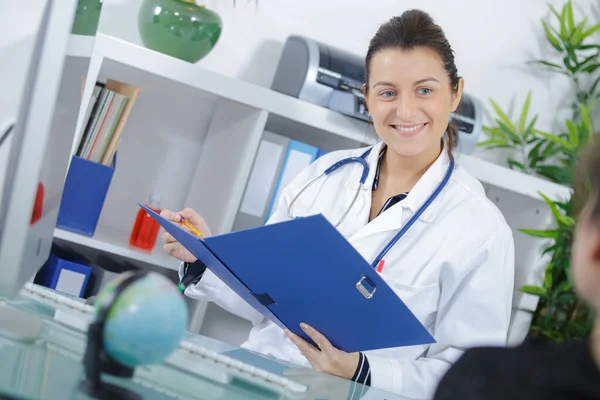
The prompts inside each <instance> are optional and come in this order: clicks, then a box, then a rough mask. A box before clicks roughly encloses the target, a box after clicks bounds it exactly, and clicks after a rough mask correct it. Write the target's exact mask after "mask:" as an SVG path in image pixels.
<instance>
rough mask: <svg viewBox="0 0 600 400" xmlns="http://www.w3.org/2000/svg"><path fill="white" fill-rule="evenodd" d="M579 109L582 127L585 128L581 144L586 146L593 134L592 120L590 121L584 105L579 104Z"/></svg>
mask: <svg viewBox="0 0 600 400" xmlns="http://www.w3.org/2000/svg"><path fill="white" fill-rule="evenodd" d="M580 109H581V122H582V123H583V127H584V128H585V132H584V135H585V136H584V137H583V140H582V142H583V144H584V145H587V143H588V141H589V140H590V139H591V137H592V135H593V134H594V128H592V120H591V119H590V114H589V112H588V109H587V107H586V106H585V104H581V105H580Z"/></svg>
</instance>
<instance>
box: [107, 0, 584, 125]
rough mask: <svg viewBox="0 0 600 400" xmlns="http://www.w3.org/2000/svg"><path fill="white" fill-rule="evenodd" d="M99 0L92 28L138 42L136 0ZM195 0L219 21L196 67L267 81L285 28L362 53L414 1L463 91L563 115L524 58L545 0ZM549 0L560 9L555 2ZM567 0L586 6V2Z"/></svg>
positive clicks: (554, 79) (546, 77) (548, 77)
mask: <svg viewBox="0 0 600 400" xmlns="http://www.w3.org/2000/svg"><path fill="white" fill-rule="evenodd" d="M105 1H107V3H105V6H104V10H103V16H102V19H101V22H100V30H101V31H102V32H105V33H107V34H110V35H113V36H117V37H120V38H123V39H125V40H127V41H131V42H133V43H138V44H141V39H140V37H139V34H138V31H137V12H138V8H139V5H140V4H141V0H119V1H118V4H117V3H114V2H112V3H111V1H110V0H105ZM198 2H199V3H200V2H204V3H206V4H208V6H209V7H211V8H213V9H214V10H215V11H217V12H218V13H219V14H220V15H221V17H222V18H223V20H224V31H223V35H222V37H221V39H220V41H219V43H218V44H217V47H216V48H215V49H214V50H213V52H212V53H211V54H209V55H208V56H207V57H206V58H205V59H204V60H201V61H200V62H199V65H201V66H203V67H206V68H209V69H212V70H216V71H219V72H221V73H224V74H227V75H230V76H234V77H239V78H243V79H245V80H249V81H252V82H254V83H257V84H260V85H264V86H268V85H269V84H270V82H271V79H272V76H273V73H274V69H275V66H276V63H277V60H278V57H279V54H280V51H281V47H282V45H283V43H284V41H285V39H286V37H287V35H289V34H291V33H297V34H303V35H307V36H309V37H312V38H314V39H316V40H320V41H323V42H326V43H329V44H331V45H333V46H336V47H340V48H343V49H346V50H348V51H351V52H354V53H356V54H359V55H364V54H365V53H366V50H367V46H368V43H369V40H370V38H371V37H372V35H373V34H374V33H375V31H376V30H377V28H378V26H379V25H380V24H381V23H382V22H384V21H386V20H387V19H389V18H390V17H391V16H394V15H398V14H400V13H402V12H403V11H404V10H406V9H408V8H411V7H415V8H421V9H423V10H425V11H427V12H429V13H430V14H431V15H432V16H433V17H434V18H435V19H436V20H437V21H438V22H439V23H440V25H441V26H442V28H443V29H444V30H445V32H446V34H447V36H448V38H449V40H450V42H451V44H452V46H453V48H454V50H455V52H456V60H457V65H458V69H459V73H460V74H461V75H462V76H463V77H464V78H465V81H466V90H467V91H468V92H469V93H471V94H472V95H475V96H477V97H479V98H480V99H482V100H484V101H485V102H486V105H487V104H489V103H487V98H488V97H492V98H493V99H495V100H496V101H497V102H498V103H499V104H500V105H501V106H502V107H503V108H504V109H507V108H509V107H511V106H512V104H513V103H514V102H516V107H517V109H520V106H521V104H522V102H523V100H524V99H525V96H526V94H527V91H529V90H532V91H533V99H532V106H531V110H532V112H535V113H540V120H539V125H538V126H539V128H541V129H544V130H552V128H554V127H555V125H553V124H554V123H555V122H556V121H559V126H561V127H562V126H564V118H565V117H567V116H568V112H567V113H562V114H558V115H557V113H556V110H557V108H558V106H559V105H562V103H563V102H564V97H565V96H564V94H565V92H567V91H568V90H569V85H568V81H567V80H566V79H565V78H563V77H560V76H558V75H553V74H549V73H540V72H539V69H538V68H537V67H531V66H527V65H526V64H525V63H526V62H527V61H528V60H531V59H532V58H539V57H540V56H546V55H548V54H550V53H551V52H550V49H549V48H548V47H549V46H548V45H546V43H545V39H544V38H543V36H542V35H543V30H542V26H541V22H540V21H541V18H542V17H546V18H547V17H549V15H550V12H549V9H548V6H547V2H546V0H527V1H522V0H505V1H493V0H484V1H482V0H454V1H442V0H403V1H398V0H371V1H369V2H366V1H359V0H326V1H323V0H259V5H258V8H255V6H254V4H246V1H245V0H238V2H237V3H238V5H237V7H236V8H233V6H232V2H233V0H198ZM550 3H551V4H555V5H556V6H557V7H560V6H561V5H562V3H563V2H562V1H557V0H552V1H550ZM575 3H577V7H580V8H581V9H582V10H584V11H585V12H589V10H590V7H589V6H590V4H592V3H593V2H592V1H590V0H578V1H577V2H575ZM591 19H592V20H593V18H591ZM488 108H489V107H488ZM517 111H518V110H517Z"/></svg>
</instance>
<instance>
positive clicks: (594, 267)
mask: <svg viewBox="0 0 600 400" xmlns="http://www.w3.org/2000/svg"><path fill="white" fill-rule="evenodd" d="M578 180H579V184H578V187H577V188H576V192H575V196H576V197H575V199H577V200H578V203H579V205H578V206H577V208H579V209H581V211H580V212H579V213H578V214H579V215H578V221H577V226H576V228H575V235H574V241H573V247H572V253H571V271H572V276H573V284H574V288H575V291H576V293H577V295H578V296H579V298H580V299H581V300H583V301H584V302H585V303H587V304H588V305H589V306H590V307H591V308H592V310H593V311H594V312H595V314H596V318H595V326H594V328H593V331H592V334H591V337H590V338H589V339H585V340H581V341H576V342H572V343H566V344H560V345H559V344H542V343H540V342H535V343H534V342H532V343H529V342H525V343H523V344H521V345H520V346H517V347H515V348H510V349H508V348H502V349H498V348H493V347H485V348H476V349H470V350H468V351H467V352H466V353H465V354H464V356H463V357H462V358H461V359H460V360H459V361H458V362H457V363H456V364H455V365H454V366H453V367H452V368H451V369H450V370H449V371H448V373H447V374H446V375H445V377H444V378H443V379H442V381H441V382H440V385H439V387H438V389H437V392H436V395H435V399H436V400H445V399H465V400H469V399H486V400H494V399H511V400H518V399H528V400H532V399H540V400H541V399H544V400H559V399H561V400H562V399H564V400H567V399H569V400H570V399H581V400H585V399H600V318H599V317H600V136H599V135H596V137H595V139H594V141H593V144H592V145H591V146H590V147H589V150H588V153H587V156H586V157H584V158H583V159H581V160H580V168H579V173H578ZM590 189H591V190H590Z"/></svg>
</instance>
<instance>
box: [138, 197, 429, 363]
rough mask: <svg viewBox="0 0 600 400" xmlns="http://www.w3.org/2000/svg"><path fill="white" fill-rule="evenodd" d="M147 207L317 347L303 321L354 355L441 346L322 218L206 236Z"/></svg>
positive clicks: (228, 280)
mask: <svg viewBox="0 0 600 400" xmlns="http://www.w3.org/2000/svg"><path fill="white" fill-rule="evenodd" d="M140 206H141V207H143V208H144V209H145V210H146V211H147V212H148V214H150V216H152V217H153V218H154V219H155V220H157V221H158V222H159V223H160V225H161V226H162V227H163V228H165V230H167V231H168V232H169V233H171V235H173V237H175V239H177V240H178V241H179V242H180V243H181V244H182V245H183V246H184V247H185V248H187V249H188V250H189V251H190V252H191V253H192V254H193V255H194V256H196V257H197V258H198V259H199V260H201V261H203V262H204V263H205V264H206V266H207V267H208V268H209V269H210V270H211V271H212V272H213V273H214V274H215V275H216V276H217V277H219V278H220V279H221V280H222V281H223V282H224V283H225V284H226V285H228V286H229V287H230V288H231V289H233V290H234V291H235V292H236V293H237V294H238V295H240V296H241V297H242V298H243V299H244V300H245V301H246V302H248V303H249V304H250V305H251V306H252V307H254V308H255V309H256V310H258V311H259V312H260V313H262V314H263V315H264V316H266V317H267V318H269V319H270V320H271V321H273V322H274V323H275V324H277V325H278V326H280V327H281V328H287V329H289V330H290V331H292V332H294V333H296V334H297V335H299V336H301V337H303V338H304V339H305V340H308V341H309V342H312V340H310V338H309V337H308V336H307V335H306V334H305V333H304V332H303V331H302V330H301V329H300V326H299V325H300V323H301V322H305V323H307V324H309V325H311V326H312V327H314V328H315V329H317V330H318V331H319V332H321V333H322V334H323V335H325V337H327V338H328V339H329V341H330V342H331V344H332V345H333V346H335V347H336V348H338V349H340V350H343V351H346V352H355V351H367V350H375V349H383V348H390V347H401V346H411V345H419V344H428V343H434V342H435V340H434V339H433V337H432V336H431V335H430V334H429V332H428V331H427V330H426V329H425V327H423V325H422V324H421V323H420V322H419V320H418V319H417V318H416V317H415V316H414V315H413V314H412V312H411V311H410V310H409V309H408V307H406V305H405V304H404V303H403V302H402V300H401V299H400V298H399V297H398V295H396V293H395V292H394V291H393V290H392V289H391V288H390V287H389V286H388V285H387V284H386V283H385V281H384V280H383V279H382V278H381V277H380V276H379V274H378V273H377V272H376V271H375V270H374V269H373V268H371V266H370V265H369V264H368V263H367V262H366V261H365V259H364V258H363V257H362V256H361V255H360V254H359V253H358V252H357V251H356V250H355V249H354V247H352V245H351V244H350V243H349V242H348V241H347V240H346V239H345V238H344V237H343V236H342V235H341V234H340V233H339V232H338V231H337V230H336V229H335V228H334V227H333V226H332V225H331V224H330V223H329V222H328V221H327V220H326V219H325V218H324V217H323V216H322V215H315V216H311V217H305V218H300V219H295V220H292V221H285V222H280V223H275V224H270V225H265V226H261V227H259V228H254V229H248V230H243V231H238V232H232V233H228V234H224V235H218V236H213V237H208V238H206V239H200V238H198V237H196V236H194V235H192V234H191V233H189V232H188V231H186V230H185V229H183V228H181V227H180V226H179V225H177V224H175V223H173V222H171V221H169V220H167V219H165V218H163V217H161V216H160V215H158V214H157V213H155V212H154V211H152V210H150V209H149V208H147V207H145V206H144V205H142V204H140Z"/></svg>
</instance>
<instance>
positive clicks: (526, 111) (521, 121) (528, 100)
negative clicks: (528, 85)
mask: <svg viewBox="0 0 600 400" xmlns="http://www.w3.org/2000/svg"><path fill="white" fill-rule="evenodd" d="M530 104H531V92H529V93H528V94H527V98H526V99H525V104H523V109H522V110H521V118H519V132H521V134H523V133H524V130H525V122H526V121H527V115H528V114H529V105H530Z"/></svg>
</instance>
